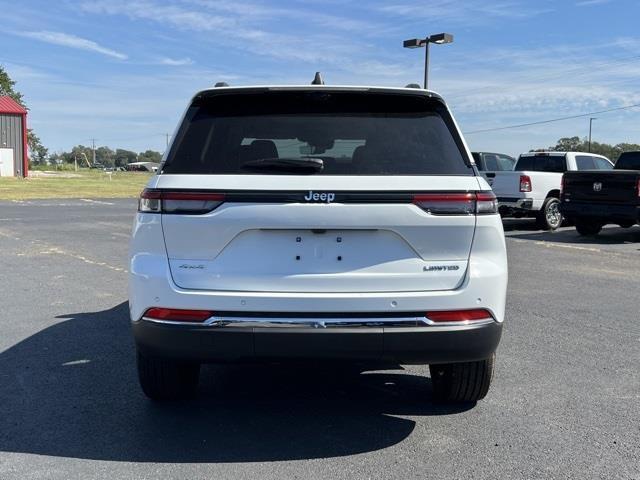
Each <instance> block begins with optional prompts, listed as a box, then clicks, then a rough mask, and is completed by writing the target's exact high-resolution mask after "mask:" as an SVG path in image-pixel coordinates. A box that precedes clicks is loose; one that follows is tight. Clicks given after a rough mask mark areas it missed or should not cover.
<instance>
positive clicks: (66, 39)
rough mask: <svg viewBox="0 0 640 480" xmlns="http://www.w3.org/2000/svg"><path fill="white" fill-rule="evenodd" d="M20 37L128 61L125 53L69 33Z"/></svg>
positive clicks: (33, 34)
mask: <svg viewBox="0 0 640 480" xmlns="http://www.w3.org/2000/svg"><path fill="white" fill-rule="evenodd" d="M19 35H20V36H23V37H27V38H33V39H35V40H40V41H42V42H46V43H51V44H53V45H60V46H63V47H69V48H76V49H78V50H86V51H89V52H96V53H100V54H102V55H106V56H108V57H113V58H117V59H118V60H126V59H127V55H125V54H124V53H120V52H117V51H115V50H112V49H110V48H106V47H103V46H101V45H99V44H98V43H96V42H94V41H92V40H88V39H86V38H81V37H77V36H75V35H71V34H68V33H63V32H51V31H47V30H41V31H38V32H22V33H19Z"/></svg>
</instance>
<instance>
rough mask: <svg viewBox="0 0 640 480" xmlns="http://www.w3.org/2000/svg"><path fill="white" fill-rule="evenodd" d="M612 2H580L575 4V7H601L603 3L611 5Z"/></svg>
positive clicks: (601, 0)
mask: <svg viewBox="0 0 640 480" xmlns="http://www.w3.org/2000/svg"><path fill="white" fill-rule="evenodd" d="M612 1H613V0H582V1H580V2H576V7H590V6H591V5H603V4H605V3H611V2H612Z"/></svg>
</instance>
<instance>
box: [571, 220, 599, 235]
mask: <svg viewBox="0 0 640 480" xmlns="http://www.w3.org/2000/svg"><path fill="white" fill-rule="evenodd" d="M600 230H602V224H601V223H598V222H597V221H595V220H585V219H581V218H576V231H577V232H578V233H579V234H580V235H582V236H583V237H585V236H590V235H597V234H598V233H600Z"/></svg>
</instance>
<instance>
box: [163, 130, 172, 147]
mask: <svg viewBox="0 0 640 480" xmlns="http://www.w3.org/2000/svg"><path fill="white" fill-rule="evenodd" d="M164 135H165V137H167V148H169V139H170V138H171V134H170V133H165V134H164Z"/></svg>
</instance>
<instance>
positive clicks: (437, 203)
mask: <svg viewBox="0 0 640 480" xmlns="http://www.w3.org/2000/svg"><path fill="white" fill-rule="evenodd" d="M413 203H415V204H416V205H418V206H419V207H420V208H421V209H423V210H424V211H426V212H427V213H430V214H432V215H473V214H480V215H484V214H491V213H497V212H498V201H497V199H496V196H495V195H494V194H493V192H473V193H424V194H419V195H414V196H413Z"/></svg>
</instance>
